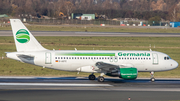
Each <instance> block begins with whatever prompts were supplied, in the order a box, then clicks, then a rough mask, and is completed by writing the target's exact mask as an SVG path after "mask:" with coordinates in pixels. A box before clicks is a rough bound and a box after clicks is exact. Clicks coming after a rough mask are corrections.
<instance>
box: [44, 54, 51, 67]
mask: <svg viewBox="0 0 180 101" xmlns="http://www.w3.org/2000/svg"><path fill="white" fill-rule="evenodd" d="M45 64H51V53H50V52H47V53H45Z"/></svg>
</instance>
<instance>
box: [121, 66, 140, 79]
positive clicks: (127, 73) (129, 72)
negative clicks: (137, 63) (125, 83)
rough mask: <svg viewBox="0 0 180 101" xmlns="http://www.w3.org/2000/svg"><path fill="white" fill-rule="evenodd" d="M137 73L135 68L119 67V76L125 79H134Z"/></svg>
mask: <svg viewBox="0 0 180 101" xmlns="http://www.w3.org/2000/svg"><path fill="white" fill-rule="evenodd" d="M137 75H138V71H137V69H136V68H120V76H119V77H120V78H123V79H126V80H133V79H136V78H137Z"/></svg>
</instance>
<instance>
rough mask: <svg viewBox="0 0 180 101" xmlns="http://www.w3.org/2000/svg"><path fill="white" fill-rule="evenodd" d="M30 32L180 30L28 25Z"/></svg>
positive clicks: (175, 30)
mask: <svg viewBox="0 0 180 101" xmlns="http://www.w3.org/2000/svg"><path fill="white" fill-rule="evenodd" d="M26 26H27V28H28V29H29V30H30V31H81V32H85V31H88V32H141V33H179V32H180V28H167V29H166V28H149V27H147V28H144V27H120V26H116V27H113V26H112V27H111V26H108V27H101V26H92V25H91V26H90V25H88V26H86V25H84V26H78V25H74V26H71V25H70V26H65V25H64V26H63V25H26ZM0 30H11V27H10V26H4V27H0Z"/></svg>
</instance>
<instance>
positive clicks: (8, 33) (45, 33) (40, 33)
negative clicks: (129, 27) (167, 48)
mask: <svg viewBox="0 0 180 101" xmlns="http://www.w3.org/2000/svg"><path fill="white" fill-rule="evenodd" d="M31 33H32V34H33V35H34V36H122V37H123V36H124V37H180V33H123V32H122V33H120V32H63V31H31ZM0 36H12V31H0Z"/></svg>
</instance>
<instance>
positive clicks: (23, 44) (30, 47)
mask: <svg viewBox="0 0 180 101" xmlns="http://www.w3.org/2000/svg"><path fill="white" fill-rule="evenodd" d="M10 22H11V27H12V32H13V37H14V41H15V44H16V50H17V51H18V52H23V51H43V50H46V49H45V48H44V47H42V46H41V44H40V43H39V42H38V41H37V40H36V39H35V37H34V36H33V35H32V34H31V32H30V31H29V30H28V29H27V28H26V26H24V24H23V23H22V22H21V20H20V19H10Z"/></svg>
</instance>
